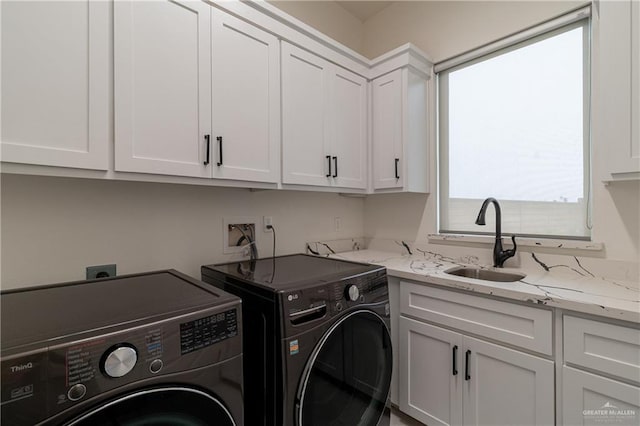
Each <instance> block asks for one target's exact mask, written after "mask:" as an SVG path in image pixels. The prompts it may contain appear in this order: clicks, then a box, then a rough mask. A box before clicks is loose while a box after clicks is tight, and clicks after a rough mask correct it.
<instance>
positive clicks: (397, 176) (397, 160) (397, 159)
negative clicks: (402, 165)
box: [396, 158, 400, 179]
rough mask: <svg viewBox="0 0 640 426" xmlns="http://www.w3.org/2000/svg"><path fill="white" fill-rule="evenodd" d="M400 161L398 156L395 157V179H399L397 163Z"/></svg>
mask: <svg viewBox="0 0 640 426" xmlns="http://www.w3.org/2000/svg"><path fill="white" fill-rule="evenodd" d="M399 162H400V159H399V158H396V179H400V175H399V174H398V163H399Z"/></svg>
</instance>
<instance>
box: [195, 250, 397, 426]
mask: <svg viewBox="0 0 640 426" xmlns="http://www.w3.org/2000/svg"><path fill="white" fill-rule="evenodd" d="M202 279H203V281H205V282H208V283H211V284H214V285H215V286H217V287H219V288H222V289H224V290H225V291H228V292H230V293H233V294H236V295H238V296H240V297H241V298H242V315H243V321H244V324H245V327H244V330H243V336H244V362H245V363H244V374H245V419H246V422H247V424H249V425H252V426H254V425H268V426H283V425H284V426H315V425H317V426H338V425H345V426H347V425H348V426H356V425H360V426H382V425H385V426H386V425H389V388H390V382H391V370H392V352H391V338H390V334H389V326H390V324H389V321H390V320H389V297H388V287H387V275H386V269H385V268H383V267H379V266H372V265H366V264H361V263H355V262H347V261H341V260H335V259H328V258H323V257H316V256H307V255H290V256H280V257H275V258H266V259H260V260H257V261H253V262H252V261H247V262H236V263H228V264H223V265H210V266H203V267H202Z"/></svg>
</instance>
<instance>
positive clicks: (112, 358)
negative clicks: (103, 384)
mask: <svg viewBox="0 0 640 426" xmlns="http://www.w3.org/2000/svg"><path fill="white" fill-rule="evenodd" d="M102 359H103V362H102V370H103V371H104V373H105V374H106V375H107V376H109V377H114V378H116V377H122V376H124V375H126V374H127V373H129V372H130V371H131V370H133V367H135V365H136V362H137V361H138V353H137V352H136V350H135V348H133V347H132V346H119V347H116V348H112V349H110V350H108V351H107V352H105V354H104V356H103V358H102Z"/></svg>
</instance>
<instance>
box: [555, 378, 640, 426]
mask: <svg viewBox="0 0 640 426" xmlns="http://www.w3.org/2000/svg"><path fill="white" fill-rule="evenodd" d="M562 418H563V422H564V424H565V425H567V426H568V425H572V426H573V425H594V426H595V425H602V424H616V425H628V426H631V425H634V426H637V425H638V423H639V422H640V388H638V387H636V386H631V385H627V384H625V383H622V382H618V381H616V380H611V379H607V378H604V377H602V376H597V375H595V374H591V373H585V372H584V371H579V370H576V369H573V368H571V367H566V366H565V367H562Z"/></svg>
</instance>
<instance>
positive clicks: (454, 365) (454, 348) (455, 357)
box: [453, 345, 458, 376]
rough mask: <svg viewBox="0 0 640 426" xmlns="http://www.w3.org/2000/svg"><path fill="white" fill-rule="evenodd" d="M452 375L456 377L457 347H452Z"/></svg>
mask: <svg viewBox="0 0 640 426" xmlns="http://www.w3.org/2000/svg"><path fill="white" fill-rule="evenodd" d="M453 375H454V376H457V375H458V345H455V346H454V347H453Z"/></svg>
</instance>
